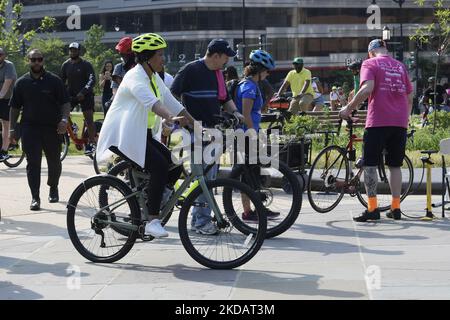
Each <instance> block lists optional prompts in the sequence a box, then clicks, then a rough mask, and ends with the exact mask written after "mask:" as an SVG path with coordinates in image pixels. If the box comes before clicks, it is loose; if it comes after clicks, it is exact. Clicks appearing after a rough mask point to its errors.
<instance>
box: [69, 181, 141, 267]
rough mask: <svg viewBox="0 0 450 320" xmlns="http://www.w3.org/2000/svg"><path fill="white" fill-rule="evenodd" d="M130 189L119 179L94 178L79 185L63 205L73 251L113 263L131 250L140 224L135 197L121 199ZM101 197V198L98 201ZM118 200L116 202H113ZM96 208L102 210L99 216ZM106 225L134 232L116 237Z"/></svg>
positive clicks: (112, 229) (129, 192) (128, 193)
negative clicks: (132, 229)
mask: <svg viewBox="0 0 450 320" xmlns="http://www.w3.org/2000/svg"><path fill="white" fill-rule="evenodd" d="M130 194H131V190H130V188H128V187H127V185H126V184H125V183H124V182H122V181H121V180H119V179H117V178H113V177H108V176H95V177H92V178H89V179H87V180H85V181H84V182H82V183H81V184H80V185H79V186H78V187H77V188H76V189H75V191H74V192H73V193H72V195H71V197H70V200H69V202H68V205H67V230H68V233H69V236H70V240H71V241H72V244H73V245H74V247H75V249H76V250H77V251H78V252H79V253H80V254H81V255H82V256H83V257H85V258H86V259H88V260H90V261H92V262H104V263H108V262H115V261H118V260H120V259H121V258H123V257H124V256H125V255H126V254H127V253H128V252H129V251H130V250H131V248H132V247H133V245H134V242H135V241H136V237H137V234H138V233H137V227H138V226H139V224H140V220H141V219H140V210H139V205H138V203H137V200H136V197H130V198H128V199H125V197H126V196H128V195H130ZM102 197H103V199H101V198H102ZM117 201H119V203H115V202H117ZM100 208H104V209H103V211H102V212H100V213H99V210H100ZM110 222H116V223H121V225H122V226H123V228H127V227H130V230H131V228H133V226H134V228H135V229H136V231H132V232H129V233H128V234H127V235H125V236H124V235H122V234H120V233H119V232H118V231H117V229H118V228H119V229H120V226H114V228H113V227H112V226H113V225H112V224H111V223H110Z"/></svg>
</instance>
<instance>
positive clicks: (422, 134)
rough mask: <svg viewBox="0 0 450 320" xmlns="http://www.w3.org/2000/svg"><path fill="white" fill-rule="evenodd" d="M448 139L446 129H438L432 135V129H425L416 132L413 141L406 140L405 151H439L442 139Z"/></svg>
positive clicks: (448, 135)
mask: <svg viewBox="0 0 450 320" xmlns="http://www.w3.org/2000/svg"><path fill="white" fill-rule="evenodd" d="M446 138H450V130H449V129H448V128H446V129H442V128H438V129H436V131H435V132H434V134H433V133H432V127H425V128H423V129H420V130H417V131H416V133H415V135H414V139H412V140H411V139H408V142H407V144H406V150H409V151H412V150H439V143H440V141H441V140H442V139H446Z"/></svg>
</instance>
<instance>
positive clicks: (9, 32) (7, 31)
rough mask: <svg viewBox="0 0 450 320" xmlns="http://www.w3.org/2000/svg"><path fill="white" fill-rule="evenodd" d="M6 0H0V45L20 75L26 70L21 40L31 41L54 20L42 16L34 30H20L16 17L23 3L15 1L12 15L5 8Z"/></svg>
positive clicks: (50, 26) (19, 13) (46, 29)
mask: <svg viewBox="0 0 450 320" xmlns="http://www.w3.org/2000/svg"><path fill="white" fill-rule="evenodd" d="M8 2H9V1H8V0H0V47H1V48H3V49H4V50H5V51H6V52H7V54H8V60H10V61H12V62H13V63H14V65H15V67H16V71H17V75H18V76H20V75H22V74H24V73H25V72H27V71H28V65H27V62H26V61H25V59H24V57H23V52H22V51H23V50H22V48H23V42H24V41H28V42H30V41H33V39H35V37H36V34H37V33H38V32H46V31H48V30H50V29H51V28H53V26H54V25H55V22H56V20H55V19H54V18H51V17H44V18H43V19H42V20H41V24H40V26H39V27H38V28H37V29H35V30H29V31H26V32H25V31H24V30H20V23H19V19H18V17H19V16H20V15H21V14H22V10H23V5H22V4H20V3H16V4H15V5H14V6H13V8H12V15H11V14H10V15H8V14H7V12H6V8H7V5H8Z"/></svg>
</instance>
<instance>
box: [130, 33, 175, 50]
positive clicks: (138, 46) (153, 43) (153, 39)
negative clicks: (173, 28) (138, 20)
mask: <svg viewBox="0 0 450 320" xmlns="http://www.w3.org/2000/svg"><path fill="white" fill-rule="evenodd" d="M164 48H167V43H166V41H165V40H164V39H163V37H161V36H160V35H159V34H156V33H146V34H143V35H140V36H137V37H136V38H134V39H133V43H132V45H131V50H133V52H136V53H140V52H143V51H155V50H159V49H164Z"/></svg>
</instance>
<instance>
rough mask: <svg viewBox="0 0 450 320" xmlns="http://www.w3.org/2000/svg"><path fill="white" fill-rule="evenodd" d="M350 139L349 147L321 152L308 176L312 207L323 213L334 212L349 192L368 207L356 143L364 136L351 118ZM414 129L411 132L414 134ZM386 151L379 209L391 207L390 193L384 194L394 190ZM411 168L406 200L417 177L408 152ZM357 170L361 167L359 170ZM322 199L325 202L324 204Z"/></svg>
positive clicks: (403, 194) (405, 175)
mask: <svg viewBox="0 0 450 320" xmlns="http://www.w3.org/2000/svg"><path fill="white" fill-rule="evenodd" d="M347 129H348V139H349V142H348V144H347V146H345V147H340V146H337V145H332V146H328V147H326V148H324V149H322V151H320V152H319V154H318V155H317V157H316V159H315V160H314V162H313V164H312V166H311V169H310V171H309V175H308V184H307V192H308V199H309V203H310V204H311V207H312V208H313V209H314V210H315V211H317V212H319V213H326V212H330V211H331V210H333V209H334V208H336V206H337V205H338V204H339V202H340V201H341V200H342V198H343V197H344V194H345V193H348V194H350V196H351V197H355V196H356V197H357V198H358V200H359V202H360V203H361V204H362V205H363V206H365V207H367V200H366V196H365V192H366V191H365V187H364V184H363V182H362V181H361V180H360V178H361V175H362V173H363V171H364V170H363V166H362V162H363V159H362V158H359V159H358V161H357V162H355V161H356V149H355V148H354V146H353V145H354V143H356V142H362V141H363V139H362V138H359V137H357V136H356V134H354V133H353V121H351V120H348V121H347ZM413 134H414V132H412V133H410V134H408V136H411V135H413ZM384 156H385V152H383V156H382V159H381V160H380V164H379V165H378V168H377V172H378V185H377V195H378V203H379V209H380V210H381V211H386V210H388V209H389V208H390V200H391V199H390V194H383V192H386V190H390V187H389V180H388V177H387V175H386V168H385V165H384ZM335 165H337V166H336V167H335ZM405 165H406V169H407V170H403V172H402V177H403V182H402V191H401V196H400V200H401V201H403V200H404V199H405V198H406V196H407V195H408V193H409V191H410V190H411V186H412V183H413V179H414V171H413V165H412V162H411V160H410V159H409V158H408V156H406V155H405V159H404V166H405ZM354 170H357V171H356V173H355V172H354ZM322 201H323V202H324V203H322Z"/></svg>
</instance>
